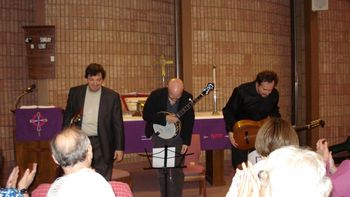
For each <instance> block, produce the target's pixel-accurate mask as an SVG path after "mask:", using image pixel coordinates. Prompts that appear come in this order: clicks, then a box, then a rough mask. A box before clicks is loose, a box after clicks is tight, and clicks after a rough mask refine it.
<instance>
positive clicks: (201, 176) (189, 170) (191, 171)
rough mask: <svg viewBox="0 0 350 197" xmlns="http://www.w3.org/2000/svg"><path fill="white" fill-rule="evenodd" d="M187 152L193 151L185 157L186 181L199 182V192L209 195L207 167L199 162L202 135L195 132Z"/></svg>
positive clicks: (184, 170)
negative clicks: (206, 175) (206, 176)
mask: <svg viewBox="0 0 350 197" xmlns="http://www.w3.org/2000/svg"><path fill="white" fill-rule="evenodd" d="M187 153H193V155H188V156H186V157H185V165H186V166H187V167H186V168H184V169H183V172H184V174H185V182H198V183H199V194H203V196H204V197H206V196H207V190H206V180H205V168H204V167H203V166H202V165H200V164H198V163H199V158H200V154H201V143H200V135H199V134H193V135H192V141H191V146H189V147H188V150H187Z"/></svg>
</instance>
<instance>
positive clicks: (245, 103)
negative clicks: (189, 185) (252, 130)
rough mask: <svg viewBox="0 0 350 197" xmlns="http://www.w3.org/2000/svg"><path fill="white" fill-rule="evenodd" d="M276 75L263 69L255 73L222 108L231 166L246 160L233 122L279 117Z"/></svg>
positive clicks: (236, 89) (245, 153)
mask: <svg viewBox="0 0 350 197" xmlns="http://www.w3.org/2000/svg"><path fill="white" fill-rule="evenodd" d="M277 83H278V76H277V74H276V73H275V72H274V71H269V70H265V71H262V72H260V73H258V74H257V76H256V79H255V80H254V81H251V82H248V83H244V84H241V85H240V86H238V87H236V88H235V89H234V90H233V93H232V95H231V97H230V99H229V100H228V102H227V103H226V105H225V107H224V108H223V110H222V111H223V115H224V119H225V124H226V131H227V132H228V134H229V139H230V142H231V144H232V166H233V167H234V168H236V167H237V166H239V165H240V164H241V163H242V162H246V161H247V154H248V152H247V151H242V150H239V149H237V148H239V147H237V143H236V141H235V138H234V131H233V130H232V128H233V126H234V124H235V123H236V122H237V121H239V120H243V119H248V120H254V121H258V120H262V119H264V118H266V117H268V116H273V117H281V114H280V112H279V107H278V100H279V93H278V90H277V89H276V88H275V87H276V85H277Z"/></svg>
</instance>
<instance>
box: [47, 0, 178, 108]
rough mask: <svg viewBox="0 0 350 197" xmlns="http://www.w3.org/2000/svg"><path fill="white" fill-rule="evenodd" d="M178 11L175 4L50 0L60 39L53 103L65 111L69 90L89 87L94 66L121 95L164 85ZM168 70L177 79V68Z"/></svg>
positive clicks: (52, 86) (51, 20) (51, 17)
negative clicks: (87, 76) (163, 66)
mask: <svg viewBox="0 0 350 197" xmlns="http://www.w3.org/2000/svg"><path fill="white" fill-rule="evenodd" d="M97 2H98V3H97ZM173 10H174V9H173V1H172V0H163V1H156V0H120V1H115V0H106V1H95V0H83V1H78V0H77V1H62V0H48V1H46V24H48V25H55V26H56V37H57V41H56V46H57V48H56V57H57V61H56V72H57V74H56V79H53V80H50V81H49V84H50V85H49V94H50V95H49V100H50V101H49V102H50V103H51V104H54V105H57V106H60V107H65V104H66V99H67V93H68V89H69V87H71V86H74V85H78V84H81V83H85V81H84V71H85V67H86V66H87V65H88V64H89V63H92V62H97V63H100V64H102V65H103V66H104V67H105V69H106V71H107V77H106V80H105V85H106V86H107V87H110V88H112V89H114V90H116V91H118V92H119V93H128V92H149V91H151V90H153V89H155V88H156V87H160V86H162V83H161V70H160V66H159V65H157V60H158V59H159V57H160V55H161V54H164V56H165V57H166V58H167V59H174V53H175V52H174V51H175V50H174V42H175V37H174V17H173V14H174V12H173ZM167 68H168V69H167V76H172V77H173V76H174V74H175V72H174V68H175V67H174V66H167Z"/></svg>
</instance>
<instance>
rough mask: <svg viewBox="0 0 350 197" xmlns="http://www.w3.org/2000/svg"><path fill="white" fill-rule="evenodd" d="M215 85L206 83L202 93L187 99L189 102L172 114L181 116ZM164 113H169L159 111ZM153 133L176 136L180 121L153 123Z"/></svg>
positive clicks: (164, 136) (161, 135)
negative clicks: (192, 98) (164, 123)
mask: <svg viewBox="0 0 350 197" xmlns="http://www.w3.org/2000/svg"><path fill="white" fill-rule="evenodd" d="M214 87H215V85H214V83H208V85H207V86H206V87H205V88H204V89H203V91H202V93H201V94H200V95H199V96H198V97H197V98H195V99H194V100H191V99H189V102H188V103H187V104H186V105H185V106H184V107H183V108H182V109H181V110H179V111H178V112H177V113H176V114H174V115H175V116H176V117H177V118H180V117H181V116H183V115H184V114H185V113H186V112H187V111H188V110H189V109H191V108H192V107H193V106H194V105H195V104H196V103H197V102H198V101H199V100H200V99H201V98H202V97H204V96H206V95H208V94H209V92H210V91H211V90H213V89H214ZM159 113H165V114H171V113H169V112H159ZM153 129H154V133H155V134H156V135H157V136H158V137H160V138H162V139H165V140H167V139H171V138H174V137H176V136H177V135H178V134H179V133H180V131H181V122H180V121H178V122H176V123H166V125H165V126H163V125H160V124H153Z"/></svg>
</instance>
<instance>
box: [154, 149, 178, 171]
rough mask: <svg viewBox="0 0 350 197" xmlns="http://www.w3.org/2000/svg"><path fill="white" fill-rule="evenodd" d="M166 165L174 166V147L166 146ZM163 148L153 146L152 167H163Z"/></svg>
mask: <svg viewBox="0 0 350 197" xmlns="http://www.w3.org/2000/svg"><path fill="white" fill-rule="evenodd" d="M167 155H168V156H167V164H166V167H170V168H171V167H175V147H168V153H167ZM164 156H165V148H153V157H152V167H153V168H163V167H165V166H164Z"/></svg>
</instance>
